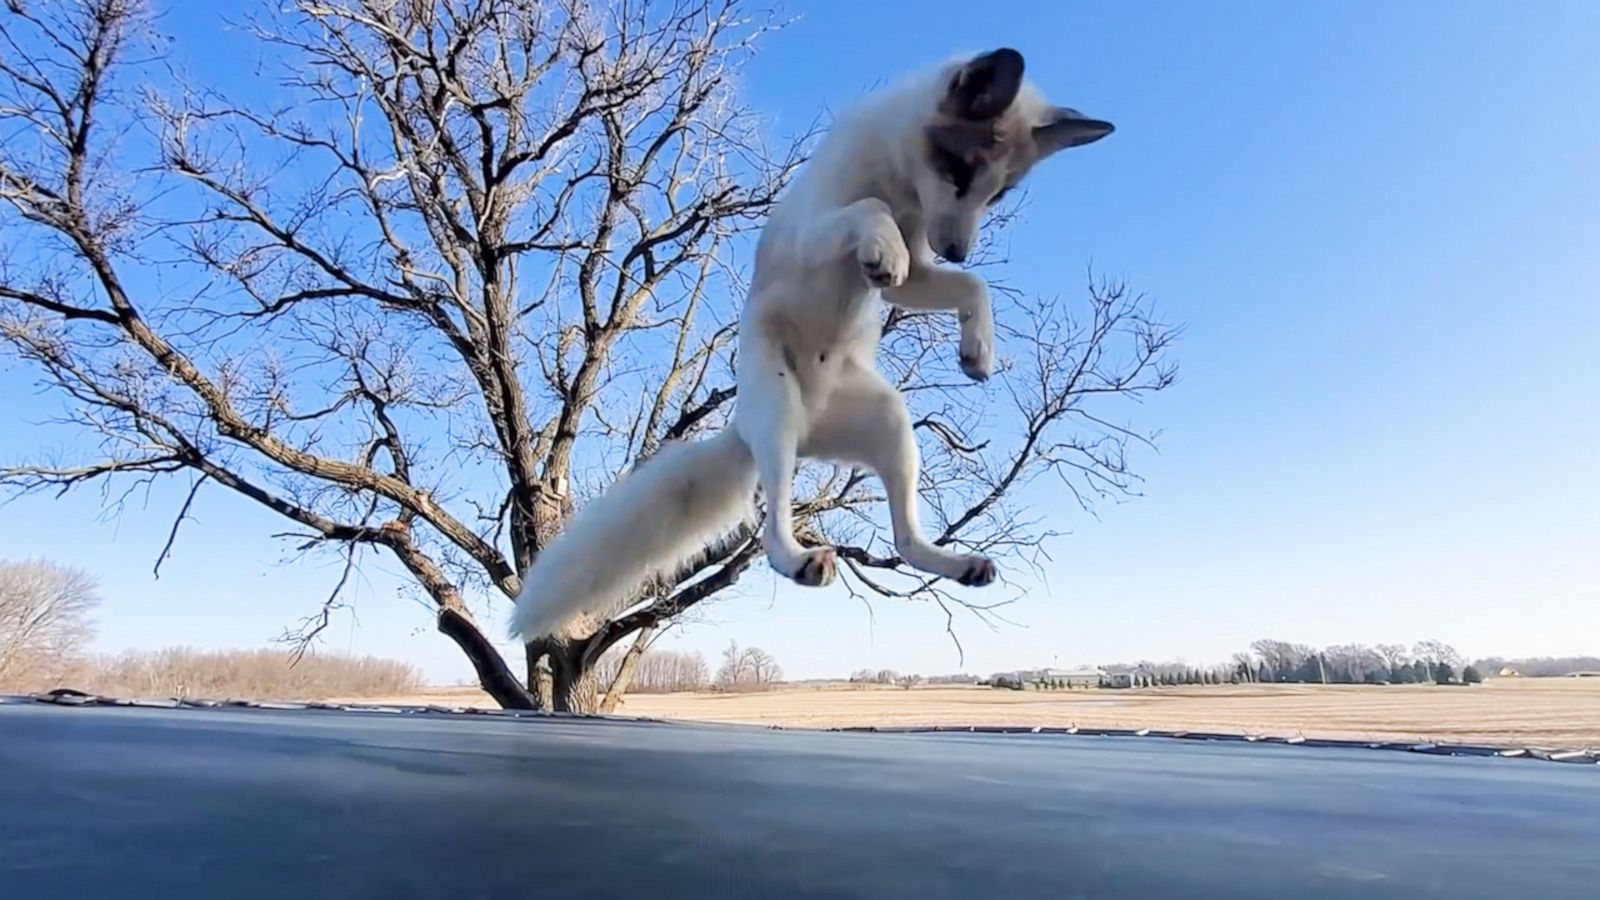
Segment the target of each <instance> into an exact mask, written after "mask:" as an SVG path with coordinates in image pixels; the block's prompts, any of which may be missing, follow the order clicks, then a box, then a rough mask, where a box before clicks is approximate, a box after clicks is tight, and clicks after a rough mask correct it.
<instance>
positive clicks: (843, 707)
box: [359, 678, 1600, 748]
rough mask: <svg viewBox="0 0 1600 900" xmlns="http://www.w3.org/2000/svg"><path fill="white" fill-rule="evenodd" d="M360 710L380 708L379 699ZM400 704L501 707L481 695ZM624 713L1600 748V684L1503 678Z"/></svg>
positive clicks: (632, 705)
mask: <svg viewBox="0 0 1600 900" xmlns="http://www.w3.org/2000/svg"><path fill="white" fill-rule="evenodd" d="M359 702H369V703H370V702H373V700H372V699H368V700H366V701H359ZM386 702H392V703H412V704H421V703H435V704H442V705H456V706H492V705H493V704H492V703H491V702H490V701H489V699H488V698H487V697H485V696H484V695H483V694H482V693H480V692H478V691H476V690H474V689H471V688H439V689H432V690H429V691H426V692H424V693H421V694H417V695H414V696H410V697H394V698H386ZM617 713H618V714H619V715H624V716H645V717H650V718H659V719H674V720H683V721H697V722H727V723H741V724H751V725H783V726H787V727H797V728H830V727H842V726H861V725H900V726H906V725H1023V726H1033V725H1043V726H1065V725H1074V724H1076V725H1078V726H1080V727H1101V728H1106V727H1111V728H1153V729H1184V730H1190V731H1219V732H1228V733H1238V734H1259V735H1275V736H1294V735H1303V736H1305V737H1330V738H1357V739H1380V738H1381V739H1392V740H1439V741H1451V742H1480V743H1491V744H1496V745H1506V746H1535V747H1554V748H1583V747H1600V679H1597V678H1585V679H1578V678H1544V679H1492V680H1490V681H1489V682H1487V683H1485V684H1482V685H1478V686H1474V687H1434V686H1430V685H1403V686H1402V685H1392V686H1357V685H1350V686H1343V685H1326V686H1324V685H1237V686H1229V685H1222V686H1215V687H1188V688H1157V689H1141V690H1121V691H1114V690H1080V691H1051V692H1035V691H1006V690H994V689H992V688H979V687H920V688H914V689H911V690H905V689H902V688H887V687H859V686H852V685H817V686H796V687H789V688H783V689H779V690H774V691H768V692H765V693H756V694H716V693H694V694H636V695H630V696H628V697H627V698H625V700H624V702H623V704H622V706H621V707H620V708H619V709H618V710H617Z"/></svg>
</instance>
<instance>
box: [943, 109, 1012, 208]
mask: <svg viewBox="0 0 1600 900" xmlns="http://www.w3.org/2000/svg"><path fill="white" fill-rule="evenodd" d="M927 135H928V156H929V161H930V162H931V163H932V164H933V168H934V171H936V172H938V173H939V177H941V178H943V179H944V180H945V181H948V182H950V183H951V184H952V185H954V186H955V189H956V196H957V197H965V196H966V195H967V191H969V190H971V188H972V182H973V180H974V179H975V178H977V176H978V173H979V171H981V170H982V169H983V168H984V167H985V166H987V165H988V164H989V158H990V157H991V156H993V155H994V154H995V153H996V151H998V150H999V149H1000V136H999V135H998V134H997V133H996V132H995V129H994V128H993V127H992V126H991V125H990V124H989V123H981V124H974V123H970V122H947V123H941V124H938V125H934V126H932V127H930V128H929V129H928V132H927Z"/></svg>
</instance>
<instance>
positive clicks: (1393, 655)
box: [1372, 644, 1411, 678]
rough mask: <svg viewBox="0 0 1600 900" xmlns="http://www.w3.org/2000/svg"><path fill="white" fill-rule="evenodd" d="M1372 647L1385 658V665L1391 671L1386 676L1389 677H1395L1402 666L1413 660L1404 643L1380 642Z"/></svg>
mask: <svg viewBox="0 0 1600 900" xmlns="http://www.w3.org/2000/svg"><path fill="white" fill-rule="evenodd" d="M1372 649H1373V651H1374V652H1375V653H1377V654H1378V657H1379V658H1380V659H1382V660H1383V666H1384V668H1385V669H1387V670H1388V672H1389V674H1388V675H1387V676H1386V677H1389V678H1393V677H1394V673H1396V672H1398V671H1399V670H1400V667H1401V666H1404V665H1405V664H1406V663H1408V662H1410V661H1411V657H1410V656H1409V655H1408V654H1407V653H1406V648H1405V645H1404V644H1378V645H1377V646H1375V647H1373V648H1372Z"/></svg>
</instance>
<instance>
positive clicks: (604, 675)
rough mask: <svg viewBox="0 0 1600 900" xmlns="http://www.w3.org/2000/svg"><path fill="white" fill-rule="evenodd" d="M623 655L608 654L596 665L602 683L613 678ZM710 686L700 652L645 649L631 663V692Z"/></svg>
mask: <svg viewBox="0 0 1600 900" xmlns="http://www.w3.org/2000/svg"><path fill="white" fill-rule="evenodd" d="M621 665H622V654H610V655H608V656H607V657H606V658H605V659H602V660H601V661H600V662H599V663H598V664H596V666H595V674H596V677H597V678H599V680H600V683H601V684H606V685H609V684H612V683H614V682H615V681H616V676H617V670H618V668H619V667H620V666H621ZM709 687H711V667H710V666H708V665H707V664H706V658H705V657H704V656H702V655H701V654H700V652H699V651H693V652H688V653H684V652H680V651H677V650H655V649H650V650H645V651H644V652H643V653H642V654H641V655H640V656H639V659H638V660H637V662H635V663H634V670H633V678H632V680H631V681H630V682H629V683H628V693H630V694H670V693H674V692H677V691H703V690H705V689H707V688H709Z"/></svg>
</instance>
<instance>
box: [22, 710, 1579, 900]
mask: <svg viewBox="0 0 1600 900" xmlns="http://www.w3.org/2000/svg"><path fill="white" fill-rule="evenodd" d="M576 896H590V897H614V896H615V897H622V896H626V897H641V898H658V897H660V898H665V897H674V898H675V897H687V898H701V897H755V898H761V897H773V898H786V897H896V898H898V897H904V898H936V897H963V898H989V897H1040V898H1052V900H1067V898H1079V897H1083V898H1088V897H1095V898H1132V900H1146V898H1148V900H1162V898H1177V897H1219V898H1221V897H1225V898H1268V897H1271V898H1281V897H1293V898H1296V900H1303V898H1319V897H1405V898H1418V897H1441V898H1452V900H1461V898H1477V897H1483V898H1490V897H1493V898H1497V900H1507V898H1530V900H1561V898H1569V897H1570V898H1589V900H1592V898H1595V897H1600V766H1595V765H1559V764H1553V763H1534V762H1528V761H1518V760H1506V759H1495V758H1453V757H1432V756H1423V755H1412V754H1404V753H1390V752H1384V751H1377V750H1350V749H1327V748H1312V747H1292V746H1267V745H1260V744H1209V743H1199V742H1182V741H1162V740H1156V739H1146V738H1106V737H1082V736H1063V735H1005V736H995V735H954V734H941V735H871V734H827V733H808V732H779V731H766V730H762V729H750V728H715V727H699V726H683V725H662V724H652V723H634V722H620V721H606V720H568V719H536V720H518V719H496V718H485V717H468V716H449V715H437V716H422V715H419V716H407V715H382V714H374V713H352V712H333V711H319V710H304V711H295V712H287V711H271V710H247V709H215V710H197V709H176V710H158V709H136V708H114V707H79V708H63V707H57V706H49V705H42V704H40V705H33V704H0V898H6V900H33V898H57V897H59V898H74V900H81V898H96V897H117V898H124V897H126V898H145V897H149V898H161V900H170V898H187V897H196V898H200V897H204V898H229V897H239V898H244V897H286V898H288V897H294V898H301V897H303V898H319V897H330V898H332V897H337V898H354V897H382V898H389V897H427V898H435V897H437V898H454V897H462V898H499V897H508V898H509V897H518V898H531V897H576Z"/></svg>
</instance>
